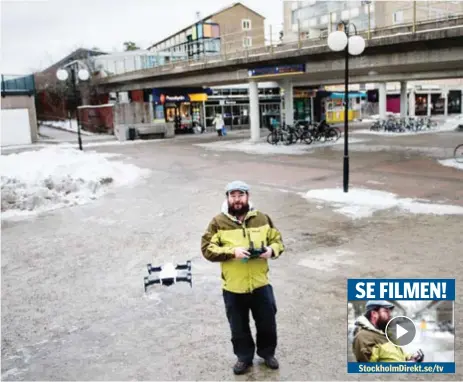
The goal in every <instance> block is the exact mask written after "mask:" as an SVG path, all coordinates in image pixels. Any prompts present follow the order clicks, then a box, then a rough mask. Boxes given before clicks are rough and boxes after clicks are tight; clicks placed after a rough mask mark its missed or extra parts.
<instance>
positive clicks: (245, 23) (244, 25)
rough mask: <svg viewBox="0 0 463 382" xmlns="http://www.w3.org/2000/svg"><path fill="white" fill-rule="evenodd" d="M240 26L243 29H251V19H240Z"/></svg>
mask: <svg viewBox="0 0 463 382" xmlns="http://www.w3.org/2000/svg"><path fill="white" fill-rule="evenodd" d="M241 28H242V29H243V30H244V31H248V30H250V29H251V20H249V19H244V20H241Z"/></svg>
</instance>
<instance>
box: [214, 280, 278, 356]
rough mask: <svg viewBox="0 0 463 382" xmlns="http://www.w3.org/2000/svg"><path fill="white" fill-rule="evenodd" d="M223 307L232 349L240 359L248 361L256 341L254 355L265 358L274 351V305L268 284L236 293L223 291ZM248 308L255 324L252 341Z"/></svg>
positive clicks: (252, 354)
mask: <svg viewBox="0 0 463 382" xmlns="http://www.w3.org/2000/svg"><path fill="white" fill-rule="evenodd" d="M223 299H224V302H225V311H226V313H227V318H228V322H229V323H230V329H231V335H232V337H231V342H232V344H233V352H234V353H235V354H236V356H237V357H238V359H239V360H240V361H244V362H252V360H253V358H254V352H255V349H256V345H257V355H258V356H259V357H262V358H267V357H271V356H274V355H275V348H276V346H277V325H276V319H275V315H276V313H277V307H276V302H275V296H274V294H273V288H272V286H271V285H266V286H264V287H261V288H258V289H256V290H254V291H253V292H252V293H246V294H239V293H232V292H228V291H226V290H224V291H223ZM249 311H251V312H252V316H253V318H254V321H255V324H256V334H257V335H256V344H254V340H253V338H252V335H251V328H250V327H249Z"/></svg>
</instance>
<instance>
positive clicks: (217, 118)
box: [212, 114, 225, 137]
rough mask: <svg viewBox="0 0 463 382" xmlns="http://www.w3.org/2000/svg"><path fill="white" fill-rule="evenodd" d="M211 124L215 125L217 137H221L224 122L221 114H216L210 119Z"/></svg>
mask: <svg viewBox="0 0 463 382" xmlns="http://www.w3.org/2000/svg"><path fill="white" fill-rule="evenodd" d="M212 124H213V125H215V130H216V131H217V135H218V136H219V137H221V136H222V131H223V127H224V125H225V122H224V120H223V118H222V115H221V114H216V116H215V118H214V120H213V121H212Z"/></svg>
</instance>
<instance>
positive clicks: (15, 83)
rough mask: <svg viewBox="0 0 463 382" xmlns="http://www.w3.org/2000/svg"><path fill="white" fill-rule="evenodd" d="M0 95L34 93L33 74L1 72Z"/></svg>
mask: <svg viewBox="0 0 463 382" xmlns="http://www.w3.org/2000/svg"><path fill="white" fill-rule="evenodd" d="M1 80H2V82H1V83H2V88H1V89H2V96H6V95H34V94H35V80H34V75H33V74H29V75H13V74H2V77H1Z"/></svg>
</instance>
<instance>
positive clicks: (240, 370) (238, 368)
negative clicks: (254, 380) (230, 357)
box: [233, 360, 252, 375]
mask: <svg viewBox="0 0 463 382" xmlns="http://www.w3.org/2000/svg"><path fill="white" fill-rule="evenodd" d="M251 366H252V362H243V361H240V360H238V361H236V363H235V366H233V373H235V374H236V375H239V374H244V373H246V372H247V371H248V369H249V368H250V367H251Z"/></svg>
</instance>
